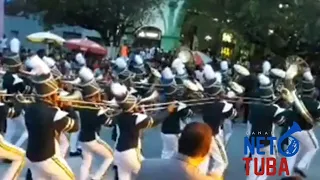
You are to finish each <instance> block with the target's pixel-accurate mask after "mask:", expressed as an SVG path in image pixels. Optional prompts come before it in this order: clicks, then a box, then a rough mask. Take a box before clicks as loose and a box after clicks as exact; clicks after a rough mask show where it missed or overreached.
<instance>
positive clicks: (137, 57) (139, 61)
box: [134, 55, 143, 65]
mask: <svg viewBox="0 0 320 180" xmlns="http://www.w3.org/2000/svg"><path fill="white" fill-rule="evenodd" d="M134 61H135V62H136V64H137V65H141V64H143V59H142V57H141V56H140V55H135V56H134Z"/></svg>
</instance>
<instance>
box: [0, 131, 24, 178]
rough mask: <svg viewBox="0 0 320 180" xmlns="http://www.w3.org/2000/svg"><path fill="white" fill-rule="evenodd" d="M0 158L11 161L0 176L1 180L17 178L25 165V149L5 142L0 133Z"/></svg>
mask: <svg viewBox="0 0 320 180" xmlns="http://www.w3.org/2000/svg"><path fill="white" fill-rule="evenodd" d="M0 159H9V160H11V161H12V163H11V165H10V167H9V169H8V170H7V171H6V172H5V173H4V174H3V176H2V175H1V176H2V177H1V179H2V180H17V179H19V176H20V173H21V171H22V170H23V168H24V166H25V162H26V161H25V151H24V150H23V149H21V148H19V147H16V146H13V145H12V144H10V143H8V142H6V141H5V140H4V138H3V137H2V135H0Z"/></svg>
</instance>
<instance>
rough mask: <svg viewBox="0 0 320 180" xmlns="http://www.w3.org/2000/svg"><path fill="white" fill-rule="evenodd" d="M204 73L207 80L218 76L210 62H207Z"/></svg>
mask: <svg viewBox="0 0 320 180" xmlns="http://www.w3.org/2000/svg"><path fill="white" fill-rule="evenodd" d="M203 75H204V77H205V78H206V79H207V80H211V79H214V78H216V74H215V73H214V70H213V69H212V67H211V66H210V65H208V64H206V65H205V66H204V68H203Z"/></svg>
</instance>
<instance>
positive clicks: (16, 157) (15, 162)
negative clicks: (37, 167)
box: [0, 91, 25, 180]
mask: <svg viewBox="0 0 320 180" xmlns="http://www.w3.org/2000/svg"><path fill="white" fill-rule="evenodd" d="M2 93H6V91H5V92H1V93H0V95H1V94H2ZM21 111H22V108H21V107H19V106H18V105H17V104H12V106H7V105H6V104H4V103H2V102H0V113H1V116H7V117H8V118H12V117H15V116H18V115H19V114H20V113H21ZM0 120H1V121H6V118H0ZM0 125H1V127H0V128H1V129H3V128H5V127H2V126H3V125H5V123H3V122H0ZM0 159H7V160H10V161H12V163H11V165H10V167H9V169H8V170H7V171H5V173H4V174H3V176H2V178H1V179H3V180H18V179H19V176H20V173H21V171H22V170H23V168H24V165H25V151H24V150H23V149H21V148H19V147H17V146H14V145H12V144H10V143H9V142H7V141H6V140H5V139H4V138H3V136H2V135H1V134H0Z"/></svg>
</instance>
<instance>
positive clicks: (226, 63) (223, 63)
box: [220, 61, 229, 71]
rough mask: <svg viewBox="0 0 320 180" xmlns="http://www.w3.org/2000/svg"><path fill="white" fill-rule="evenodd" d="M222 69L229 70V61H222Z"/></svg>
mask: <svg viewBox="0 0 320 180" xmlns="http://www.w3.org/2000/svg"><path fill="white" fill-rule="evenodd" d="M220 69H221V70H222V71H226V70H228V69H229V64H228V62H227V61H221V62H220Z"/></svg>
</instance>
